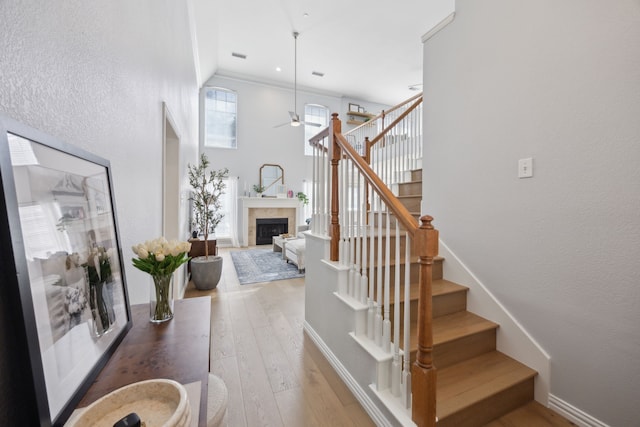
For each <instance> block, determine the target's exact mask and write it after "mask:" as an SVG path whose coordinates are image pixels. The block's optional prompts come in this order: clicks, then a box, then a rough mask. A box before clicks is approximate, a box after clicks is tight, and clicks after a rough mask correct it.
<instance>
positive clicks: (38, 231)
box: [0, 115, 132, 426]
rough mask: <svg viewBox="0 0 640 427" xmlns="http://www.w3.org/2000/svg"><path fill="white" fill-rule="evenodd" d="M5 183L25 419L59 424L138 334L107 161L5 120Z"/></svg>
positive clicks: (6, 269)
mask: <svg viewBox="0 0 640 427" xmlns="http://www.w3.org/2000/svg"><path fill="white" fill-rule="evenodd" d="M0 180H1V187H0V189H1V191H2V194H1V195H0V196H1V197H2V198H3V199H4V207H3V208H0V257H1V258H2V261H3V262H2V263H0V269H1V270H0V277H1V278H2V281H3V282H5V283H3V288H2V294H1V295H0V296H1V297H2V298H0V299H5V300H8V301H9V302H8V304H10V306H11V307H15V310H11V311H12V313H11V314H10V315H11V316H12V318H11V320H12V321H13V322H12V323H13V324H12V327H13V328H14V329H15V336H16V337H19V339H17V340H16V341H17V342H15V343H12V346H11V349H10V350H5V351H11V352H12V353H14V354H12V357H11V358H10V359H12V360H19V361H20V363H21V365H26V366H17V367H16V368H18V369H21V368H23V367H25V368H26V369H28V370H30V372H26V373H23V374H24V375H23V376H22V378H24V379H25V381H27V382H28V383H29V384H27V385H26V386H25V384H20V385H19V387H16V390H18V389H19V390H24V391H22V393H23V394H25V396H22V398H24V399H27V401H28V402H27V404H26V407H27V408H30V409H33V412H34V413H30V414H25V419H24V420H20V421H24V423H25V424H24V425H35V423H36V422H37V423H38V425H41V426H62V425H63V424H64V422H65V421H66V420H67V419H68V418H69V416H70V415H71V413H72V412H73V410H74V409H75V408H76V405H77V404H78V402H79V401H80V400H81V398H82V397H83V395H84V394H85V393H86V391H87V390H88V388H89V387H90V386H91V384H92V382H93V380H94V379H95V378H96V376H97V375H98V373H99V372H100V370H101V369H102V368H103V367H104V365H105V364H106V363H107V361H108V360H109V358H110V357H111V355H112V354H113V352H114V351H115V350H116V348H117V346H118V345H119V344H120V342H121V341H122V339H123V338H124V336H125V335H126V333H127V331H128V330H129V329H130V328H131V326H132V320H131V311H130V303H129V297H128V293H127V286H126V281H125V275H124V265H123V257H122V250H121V245H120V240H119V235H118V226H117V220H116V208H115V199H114V194H113V184H112V180H111V167H110V163H109V161H107V160H105V159H103V158H100V157H98V156H95V155H93V154H91V153H88V152H86V151H84V150H81V149H79V148H77V147H74V146H71V145H68V144H65V143H63V142H61V141H59V140H57V139H55V138H53V137H50V136H48V135H46V134H44V133H42V132H39V131H37V130H35V129H32V128H30V127H28V126H25V125H23V124H21V123H18V122H16V121H14V120H12V119H10V118H7V117H3V116H1V115H0ZM36 409H37V410H36ZM36 412H37V413H36ZM36 416H37V419H36V418H35V417H36ZM34 420H37V421H34Z"/></svg>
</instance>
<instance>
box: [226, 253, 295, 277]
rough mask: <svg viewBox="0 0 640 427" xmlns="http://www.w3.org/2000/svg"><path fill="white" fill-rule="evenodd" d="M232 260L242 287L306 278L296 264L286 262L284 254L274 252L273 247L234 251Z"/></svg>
mask: <svg viewBox="0 0 640 427" xmlns="http://www.w3.org/2000/svg"><path fill="white" fill-rule="evenodd" d="M231 259H232V260H233V266H234V267H235V268H236V273H238V280H239V281H240V284H241V285H246V284H248V283H260V282H273V281H275V280H285V279H293V278H296V277H304V273H300V272H299V271H298V267H296V265H295V264H293V263H288V262H286V261H285V260H284V259H282V253H281V252H273V250H272V249H271V246H269V249H249V250H246V251H234V252H231Z"/></svg>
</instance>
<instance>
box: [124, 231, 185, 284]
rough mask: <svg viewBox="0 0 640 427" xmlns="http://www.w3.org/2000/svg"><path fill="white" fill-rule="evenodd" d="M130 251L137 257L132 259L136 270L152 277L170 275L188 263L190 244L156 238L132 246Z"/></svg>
mask: <svg viewBox="0 0 640 427" xmlns="http://www.w3.org/2000/svg"><path fill="white" fill-rule="evenodd" d="M131 249H132V250H133V253H134V254H136V255H137V256H138V258H137V259H136V258H133V259H132V261H133V265H134V267H136V268H137V269H139V270H142V271H144V272H145V273H149V274H150V275H152V276H158V275H170V274H172V273H173V272H174V271H176V269H177V268H178V267H180V266H181V265H182V264H184V263H185V262H187V261H189V257H188V256H187V253H188V252H189V251H190V250H191V243H189V242H178V241H176V240H172V241H167V239H165V238H164V237H158V238H157V239H154V240H147V241H146V242H144V243H139V244H137V245H134V246H133V247H132V248H131Z"/></svg>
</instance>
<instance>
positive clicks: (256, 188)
mask: <svg viewBox="0 0 640 427" xmlns="http://www.w3.org/2000/svg"><path fill="white" fill-rule="evenodd" d="M253 191H255V192H256V195H257V196H258V197H262V193H264V187H263V186H262V185H258V184H253Z"/></svg>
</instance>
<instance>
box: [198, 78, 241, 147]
mask: <svg viewBox="0 0 640 427" xmlns="http://www.w3.org/2000/svg"><path fill="white" fill-rule="evenodd" d="M236 113H237V96H236V94H235V93H234V92H232V91H230V90H227V89H221V88H217V87H207V88H205V90H204V146H205V147H217V148H236V146H237V145H236V127H237V125H236V123H237V120H236Z"/></svg>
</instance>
